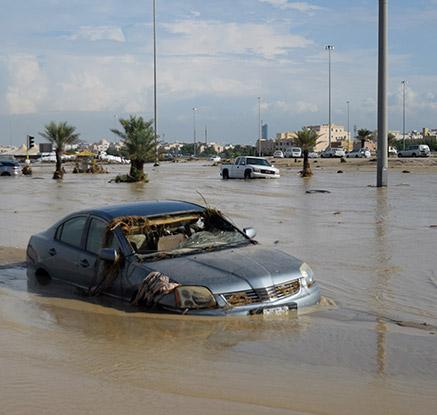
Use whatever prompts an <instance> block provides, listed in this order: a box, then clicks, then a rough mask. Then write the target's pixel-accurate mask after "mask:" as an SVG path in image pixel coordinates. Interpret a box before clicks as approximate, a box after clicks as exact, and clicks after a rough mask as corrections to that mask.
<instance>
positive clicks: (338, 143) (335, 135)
mask: <svg viewBox="0 0 437 415" xmlns="http://www.w3.org/2000/svg"><path fill="white" fill-rule="evenodd" d="M306 128H310V129H312V130H315V131H316V132H317V134H319V139H318V143H317V145H316V147H315V149H314V150H315V151H323V150H325V149H326V148H327V147H329V125H328V124H321V125H307V126H306ZM352 146H353V144H352V140H351V139H350V137H349V135H348V132H347V131H346V130H345V128H344V127H343V126H342V125H336V124H331V147H342V148H344V149H346V150H352Z"/></svg>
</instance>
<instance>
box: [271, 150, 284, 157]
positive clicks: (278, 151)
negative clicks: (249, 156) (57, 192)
mask: <svg viewBox="0 0 437 415" xmlns="http://www.w3.org/2000/svg"><path fill="white" fill-rule="evenodd" d="M273 158H275V159H283V158H284V153H283V152H282V151H281V150H276V151H275V152H274V153H273Z"/></svg>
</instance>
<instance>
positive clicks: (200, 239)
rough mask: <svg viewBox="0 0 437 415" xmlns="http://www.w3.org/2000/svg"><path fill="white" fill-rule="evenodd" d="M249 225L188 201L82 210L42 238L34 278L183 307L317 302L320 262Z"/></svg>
mask: <svg viewBox="0 0 437 415" xmlns="http://www.w3.org/2000/svg"><path fill="white" fill-rule="evenodd" d="M254 236H255V231H254V229H253V228H247V229H244V230H240V229H238V228H237V227H235V226H234V225H233V224H232V223H231V222H230V221H229V220H228V219H226V218H225V217H224V216H223V214H221V212H219V211H218V210H215V209H212V208H209V207H203V206H200V205H197V204H193V203H188V202H182V201H171V200H164V201H153V202H138V203H127V204H123V205H117V206H107V207H103V208H100V209H89V210H83V211H80V212H76V213H73V214H71V215H69V216H67V217H66V218H64V219H62V220H61V221H59V222H58V223H56V224H54V225H53V226H52V227H50V228H49V229H48V230H46V231H44V232H41V233H39V234H36V235H33V236H32V237H31V238H30V241H29V244H28V247H27V264H28V269H27V273H28V278H29V279H33V280H36V281H37V282H38V283H39V284H45V285H48V284H50V282H51V281H52V280H60V281H63V282H65V283H67V284H71V285H74V286H77V287H80V288H82V289H83V290H85V291H86V293H88V295H90V296H95V295H108V296H112V297H116V298H118V299H122V300H125V301H127V302H129V303H130V304H132V306H133V307H137V308H140V309H142V310H166V311H171V312H175V313H181V314H198V315H228V314H242V315H250V314H272V313H274V314H278V313H281V314H282V313H287V312H288V311H289V310H296V309H300V308H302V307H306V306H311V305H314V304H317V303H318V302H319V301H320V290H319V287H318V285H317V283H316V282H315V281H314V277H313V272H312V270H311V268H310V267H309V266H308V265H307V264H306V263H305V262H302V261H300V260H299V259H297V258H295V257H293V256H290V255H288V254H286V253H284V252H281V251H279V250H276V249H271V248H265V247H263V246H261V245H260V244H258V243H257V242H256V241H255V240H254V239H253V238H254Z"/></svg>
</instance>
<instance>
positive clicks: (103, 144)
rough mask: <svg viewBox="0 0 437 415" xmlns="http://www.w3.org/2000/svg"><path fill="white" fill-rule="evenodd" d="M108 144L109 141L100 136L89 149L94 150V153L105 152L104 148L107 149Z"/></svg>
mask: <svg viewBox="0 0 437 415" xmlns="http://www.w3.org/2000/svg"><path fill="white" fill-rule="evenodd" d="M110 144H111V143H110V142H109V141H108V140H106V139H104V138H102V139H101V140H100V141H98V142H97V143H94V144H91V149H92V151H94V152H96V153H102V152H106V150H108V148H109V146H110Z"/></svg>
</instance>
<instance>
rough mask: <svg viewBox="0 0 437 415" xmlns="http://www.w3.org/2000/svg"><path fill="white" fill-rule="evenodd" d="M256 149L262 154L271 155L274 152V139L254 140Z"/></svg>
mask: <svg viewBox="0 0 437 415" xmlns="http://www.w3.org/2000/svg"><path fill="white" fill-rule="evenodd" d="M256 150H257V152H258V151H259V152H260V153H261V154H260V155H262V156H272V155H273V153H274V152H275V140H272V139H270V140H263V139H261V140H256Z"/></svg>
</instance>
